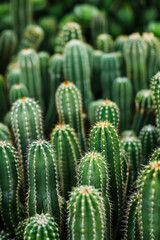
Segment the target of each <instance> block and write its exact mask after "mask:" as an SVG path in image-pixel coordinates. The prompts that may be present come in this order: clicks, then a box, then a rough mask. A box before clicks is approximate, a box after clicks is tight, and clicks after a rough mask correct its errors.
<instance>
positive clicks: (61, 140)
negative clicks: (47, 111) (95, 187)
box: [50, 123, 81, 199]
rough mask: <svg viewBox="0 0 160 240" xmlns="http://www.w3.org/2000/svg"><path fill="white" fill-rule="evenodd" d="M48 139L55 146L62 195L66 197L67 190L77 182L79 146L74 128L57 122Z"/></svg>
mask: <svg viewBox="0 0 160 240" xmlns="http://www.w3.org/2000/svg"><path fill="white" fill-rule="evenodd" d="M50 139H51V144H52V145H53V146H54V147H55V153H56V159H57V163H58V175H59V179H60V186H61V190H62V196H63V197H65V199H68V194H69V192H70V191H71V190H72V187H75V186H76V183H77V177H76V176H77V167H78V162H79V160H80V157H81V147H80V144H79V141H78V139H77V136H76V133H75V131H74V129H73V128H71V127H70V126H69V125H67V124H63V123H61V124H58V125H57V126H56V127H55V128H54V129H53V130H52V133H51V135H50Z"/></svg>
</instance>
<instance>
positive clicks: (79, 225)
mask: <svg viewBox="0 0 160 240" xmlns="http://www.w3.org/2000/svg"><path fill="white" fill-rule="evenodd" d="M68 211H69V217H68V231H69V236H68V239H69V240H71V239H76V240H80V239H87V240H99V239H105V220H106V219H105V207H104V203H103V199H102V197H101V195H100V193H99V192H98V190H97V189H95V188H94V187H93V186H80V187H78V188H75V190H74V191H73V192H71V196H70V200H69V204H68Z"/></svg>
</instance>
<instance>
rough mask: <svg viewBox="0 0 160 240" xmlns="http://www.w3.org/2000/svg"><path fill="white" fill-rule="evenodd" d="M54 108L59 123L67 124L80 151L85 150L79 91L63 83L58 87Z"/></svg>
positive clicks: (69, 83) (70, 84)
mask: <svg viewBox="0 0 160 240" xmlns="http://www.w3.org/2000/svg"><path fill="white" fill-rule="evenodd" d="M56 107H57V112H58V117H59V121H60V122H61V123H63V122H64V123H68V124H70V125H71V126H72V127H73V128H74V129H75V131H76V133H77V135H78V138H79V140H80V143H81V145H82V149H83V150H84V149H86V141H85V132H84V122H83V116H82V114H83V110H82V99H81V94H80V92H79V90H78V89H77V87H76V86H75V85H74V84H73V83H71V82H68V81H65V82H64V83H62V84H61V85H60V86H59V87H58V89H57V92H56Z"/></svg>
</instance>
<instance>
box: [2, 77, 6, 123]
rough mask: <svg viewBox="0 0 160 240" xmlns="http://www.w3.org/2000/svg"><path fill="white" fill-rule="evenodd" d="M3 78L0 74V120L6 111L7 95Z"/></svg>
mask: <svg viewBox="0 0 160 240" xmlns="http://www.w3.org/2000/svg"><path fill="white" fill-rule="evenodd" d="M5 90H6V89H5V80H4V78H3V76H2V75H0V103H1V107H0V121H2V120H3V118H4V115H5V114H6V112H7V96H6V91H5Z"/></svg>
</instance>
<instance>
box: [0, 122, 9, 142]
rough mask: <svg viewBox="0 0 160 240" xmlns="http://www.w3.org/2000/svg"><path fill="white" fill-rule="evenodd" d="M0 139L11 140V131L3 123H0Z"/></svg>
mask: <svg viewBox="0 0 160 240" xmlns="http://www.w3.org/2000/svg"><path fill="white" fill-rule="evenodd" d="M0 141H9V142H11V133H10V131H9V128H8V127H7V126H6V125H5V124H3V123H0Z"/></svg>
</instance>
